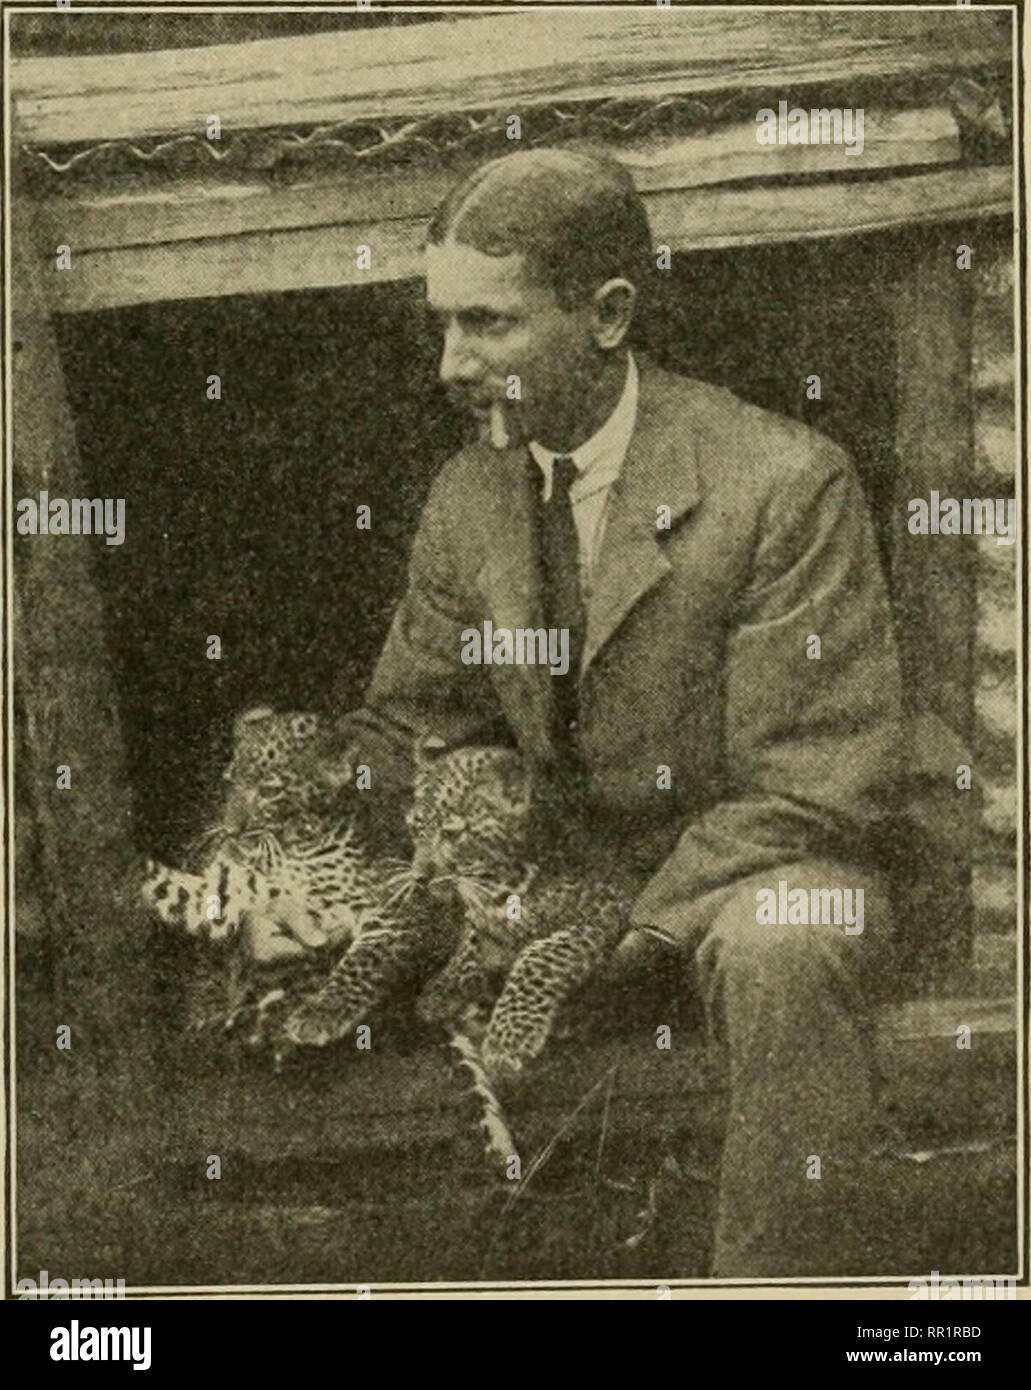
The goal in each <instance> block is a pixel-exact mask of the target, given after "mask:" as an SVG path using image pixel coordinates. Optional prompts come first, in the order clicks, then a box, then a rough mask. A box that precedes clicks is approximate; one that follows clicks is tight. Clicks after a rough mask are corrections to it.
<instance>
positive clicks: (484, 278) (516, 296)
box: [426, 240, 539, 309]
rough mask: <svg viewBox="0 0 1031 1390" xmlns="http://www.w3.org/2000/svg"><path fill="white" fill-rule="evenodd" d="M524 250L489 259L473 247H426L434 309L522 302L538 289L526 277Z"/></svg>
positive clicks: (458, 244)
mask: <svg viewBox="0 0 1031 1390" xmlns="http://www.w3.org/2000/svg"><path fill="white" fill-rule="evenodd" d="M524 261H525V257H524V256H523V253H522V252H521V251H513V252H511V253H510V254H509V255H507V256H488V255H486V254H485V253H484V252H483V251H477V250H476V248H475V247H474V246H464V245H462V243H461V242H456V241H451V240H448V241H445V242H442V243H441V244H440V245H439V246H433V245H430V246H427V248H426V298H427V299H428V300H429V302H430V304H431V306H432V307H433V308H434V309H458V308H462V307H469V306H472V305H476V304H484V305H486V304H494V303H500V302H502V301H504V302H506V303H515V302H517V301H519V302H521V301H522V300H524V299H525V298H526V297H527V296H528V295H531V294H533V293H534V292H538V293H539V288H538V287H537V286H535V285H533V284H532V282H531V281H530V279H529V277H528V276H527V274H526V268H525V264H524Z"/></svg>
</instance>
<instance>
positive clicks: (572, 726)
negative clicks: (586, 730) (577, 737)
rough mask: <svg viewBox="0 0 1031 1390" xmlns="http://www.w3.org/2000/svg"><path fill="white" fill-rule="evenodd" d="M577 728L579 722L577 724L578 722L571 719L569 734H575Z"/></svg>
mask: <svg viewBox="0 0 1031 1390" xmlns="http://www.w3.org/2000/svg"><path fill="white" fill-rule="evenodd" d="M579 727H580V722H579V720H577V719H571V720H570V721H569V732H570V733H571V734H575V733H576V731H577V729H579Z"/></svg>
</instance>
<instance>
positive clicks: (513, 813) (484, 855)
mask: <svg viewBox="0 0 1031 1390" xmlns="http://www.w3.org/2000/svg"><path fill="white" fill-rule="evenodd" d="M529 812H530V785H529V778H528V776H527V774H526V772H525V770H524V768H523V764H522V760H521V759H520V757H519V754H518V753H517V752H516V751H515V750H514V749H511V748H456V749H453V750H452V751H451V752H448V751H447V749H446V746H445V744H444V743H443V742H442V740H440V739H438V738H434V737H430V738H424V739H422V740H421V742H420V743H419V744H418V746H417V747H416V752H415V779H414V798H413V803H412V809H411V810H410V811H409V813H408V817H407V821H408V828H409V830H410V831H411V835H412V845H413V850H414V853H413V858H412V874H413V876H414V877H415V878H416V879H417V880H418V881H420V882H421V883H424V884H425V885H426V886H427V887H428V888H429V891H430V892H431V893H433V895H434V896H436V897H440V898H450V897H452V895H453V894H454V893H455V892H457V893H458V894H459V895H460V896H462V897H465V896H467V895H469V894H470V893H471V894H472V895H473V896H480V895H482V893H483V892H485V891H486V892H488V893H490V894H495V893H498V892H500V891H502V890H503V889H504V888H506V887H514V885H516V884H517V883H518V882H520V880H521V879H522V878H523V877H524V875H525V870H526V836H527V829H528V824H529Z"/></svg>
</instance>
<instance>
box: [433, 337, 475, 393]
mask: <svg viewBox="0 0 1031 1390" xmlns="http://www.w3.org/2000/svg"><path fill="white" fill-rule="evenodd" d="M482 375H483V369H482V367H481V364H480V363H479V362H478V361H477V360H476V354H475V353H473V352H470V350H469V345H468V343H467V342H466V341H465V339H464V337H463V335H462V332H461V330H460V329H458V328H456V327H455V326H454V325H450V326H449V327H448V328H447V329H445V331H444V350H443V351H442V353H441V355H440V379H441V381H442V382H443V383H444V385H445V386H472V385H475V384H476V383H477V382H478V381H479V380H480V378H481V377H482Z"/></svg>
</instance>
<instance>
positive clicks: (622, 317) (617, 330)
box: [594, 278, 637, 348]
mask: <svg viewBox="0 0 1031 1390" xmlns="http://www.w3.org/2000/svg"><path fill="white" fill-rule="evenodd" d="M636 300H637V291H636V289H634V287H633V285H632V284H631V283H630V281H629V280H624V279H622V278H614V279H612V280H606V281H605V283H604V285H600V286H599V287H598V289H596V290H595V292H594V339H595V342H596V343H597V344H598V346H599V347H600V348H615V347H618V346H619V345H620V343H621V342H622V341H623V339H624V338H625V337H626V335H627V333H628V332H629V331H630V323H631V320H632V319H633V317H634V304H635V302H636Z"/></svg>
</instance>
